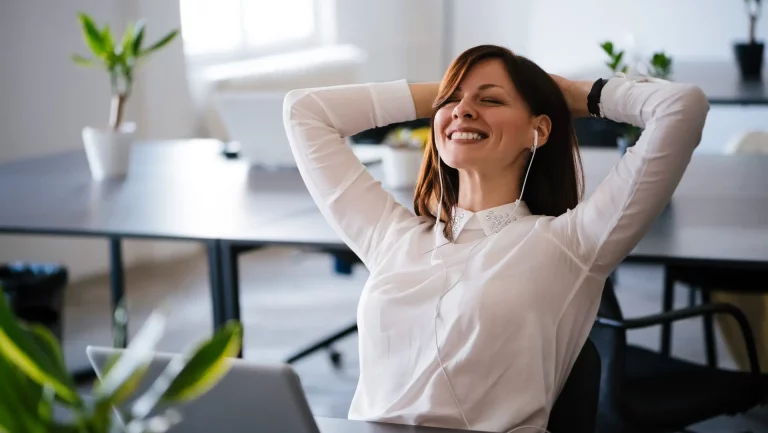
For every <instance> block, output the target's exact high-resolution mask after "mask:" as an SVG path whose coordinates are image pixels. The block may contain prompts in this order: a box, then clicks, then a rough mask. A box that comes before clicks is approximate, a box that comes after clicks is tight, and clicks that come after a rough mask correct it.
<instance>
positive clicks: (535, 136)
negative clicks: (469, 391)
mask: <svg viewBox="0 0 768 433" xmlns="http://www.w3.org/2000/svg"><path fill="white" fill-rule="evenodd" d="M538 147H539V132H538V131H537V130H536V129H534V130H533V145H532V146H531V153H532V155H531V160H530V162H529V163H528V169H527V170H526V172H525V177H524V178H523V186H522V187H521V188H520V198H518V199H517V200H516V201H515V208H514V210H512V215H513V216H514V214H515V212H517V208H518V207H519V206H520V201H521V200H522V199H523V191H525V183H526V181H527V180H528V174H529V173H530V171H531V165H532V164H533V158H534V157H535V156H536V149H537V148H538ZM437 177H438V178H439V180H440V198H439V199H438V203H437V217H436V220H435V228H434V230H435V233H434V236H435V248H434V250H433V251H435V252H437V255H438V257H440V263H441V264H442V265H443V271H444V272H443V275H444V279H445V280H447V279H448V268H447V267H446V266H445V261H444V260H443V256H442V254H440V247H441V246H442V245H437V241H438V227H439V223H440V213H441V210H442V205H443V175H442V170H441V168H440V152H439V151H437ZM488 237H489V236H486V237H484V238H482V239H480V240H479V241H477V242H476V243H475V245H473V246H472V248H471V249H470V250H469V254H468V255H467V260H466V261H465V262H464V269H462V271H461V274H460V275H459V278H458V279H457V280H456V282H455V283H453V284H451V286H450V287H449V288H448V290H446V291H445V292H443V294H442V295H441V296H440V298H439V299H438V300H437V304H436V305H435V319H434V335H435V349H436V351H437V361H438V362H439V363H440V369H441V370H442V372H443V376H445V379H446V381H447V382H448V388H449V389H450V390H451V395H452V396H453V400H454V402H455V403H456V407H457V408H458V409H459V413H460V414H461V419H462V420H463V421H464V424H465V425H466V427H467V429H468V430H471V429H472V428H471V427H470V425H469V421H467V417H466V416H465V415H464V410H463V409H462V408H461V404H460V403H459V399H458V397H457V396H456V391H455V390H454V389H453V383H451V378H450V377H448V372H447V371H446V370H445V366H444V365H443V360H442V359H441V358H440V344H439V342H438V337H437V319H438V317H439V316H440V304H441V303H442V301H443V297H444V296H445V295H447V294H448V292H450V291H451V290H452V289H453V288H454V287H456V285H458V284H459V282H460V281H461V278H462V277H463V276H464V272H465V271H466V270H467V264H468V263H469V259H470V257H472V252H473V251H474V250H475V248H476V247H477V246H478V245H480V244H481V243H482V242H483V241H484V240H485V239H487V238H488ZM454 241H455V239H454ZM444 245H445V244H444ZM521 428H533V429H537V430H538V431H541V432H544V433H549V431H548V430H545V429H542V428H541V427H537V426H531V425H524V426H519V427H516V428H514V429H512V430H509V431H508V432H507V433H512V432H514V431H517V430H519V429H521Z"/></svg>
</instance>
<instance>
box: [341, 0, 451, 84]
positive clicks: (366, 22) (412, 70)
mask: <svg viewBox="0 0 768 433" xmlns="http://www.w3.org/2000/svg"><path fill="white" fill-rule="evenodd" d="M443 7H444V1H443V0H418V1H414V0H386V1H382V0H336V14H337V15H336V24H337V26H338V31H337V42H338V43H342V44H354V45H357V46H358V47H360V48H361V49H363V50H364V51H366V52H367V54H368V63H367V65H366V67H365V69H364V72H363V75H364V78H365V80H370V81H382V80H397V79H401V78H407V79H409V80H413V81H428V80H431V81H435V80H439V79H440V78H441V77H442V74H443V72H444V67H443V59H442V43H443V39H442V31H443V21H442V14H443Z"/></svg>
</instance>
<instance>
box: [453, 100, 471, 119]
mask: <svg viewBox="0 0 768 433" xmlns="http://www.w3.org/2000/svg"><path fill="white" fill-rule="evenodd" d="M453 118H454V119H459V118H464V119H476V118H477V112H476V111H475V109H474V107H472V104H471V103H469V102H467V100H466V99H462V100H461V101H459V103H458V104H456V106H455V107H453Z"/></svg>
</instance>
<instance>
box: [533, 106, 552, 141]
mask: <svg viewBox="0 0 768 433" xmlns="http://www.w3.org/2000/svg"><path fill="white" fill-rule="evenodd" d="M533 129H534V130H536V132H538V133H539V139H538V142H539V145H538V147H541V146H543V145H545V144H547V140H548V139H549V133H550V132H552V120H551V119H550V118H549V116H547V115H546V114H542V115H539V116H536V117H535V118H534V119H533ZM531 143H533V131H531Z"/></svg>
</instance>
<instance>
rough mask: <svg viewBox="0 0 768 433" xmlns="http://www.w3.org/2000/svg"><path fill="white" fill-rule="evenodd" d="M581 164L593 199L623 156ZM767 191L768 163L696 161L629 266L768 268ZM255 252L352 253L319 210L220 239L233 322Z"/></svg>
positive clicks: (594, 153) (753, 159)
mask: <svg viewBox="0 0 768 433" xmlns="http://www.w3.org/2000/svg"><path fill="white" fill-rule="evenodd" d="M582 158H583V163H584V171H585V181H586V195H589V194H590V193H591V192H592V191H593V190H594V189H595V187H596V186H597V185H598V184H599V183H600V181H602V179H604V178H605V176H606V175H607V174H608V173H609V171H610V170H611V169H612V167H613V166H614V164H615V163H616V162H617V161H618V159H619V154H618V152H617V151H616V150H615V149H599V148H584V149H582ZM374 171H375V170H374ZM297 176H298V174H297ZM294 184H295V183H294ZM766 185H768V156H763V157H758V156H741V155H732V156H728V155H695V156H694V157H693V159H692V162H691V164H690V165H689V168H688V170H687V171H686V174H685V176H684V177H683V179H682V181H681V183H680V185H679V187H678V189H677V191H676V193H675V195H674V197H673V199H672V202H671V204H670V206H669V207H668V208H667V209H666V210H665V211H664V212H663V213H662V214H661V215H660V217H659V218H658V219H657V221H656V222H655V224H654V225H653V226H652V228H651V229H650V231H649V233H648V234H647V235H646V236H645V237H644V238H643V239H642V240H641V242H640V243H639V244H638V245H637V247H636V248H635V249H634V250H633V251H632V252H631V253H630V255H629V256H628V257H627V260H628V261H641V262H653V263H659V264H683V263H686V264H696V265H705V264H715V263H716V264H718V265H721V266H728V265H731V266H737V267H757V268H768V188H766ZM294 194H298V192H296V193H294ZM394 195H395V198H396V200H397V201H399V202H400V203H402V204H404V205H406V206H408V207H409V208H412V203H411V199H412V196H413V191H412V190H410V189H409V190H399V191H394ZM254 245H259V246H263V245H291V246H303V247H307V246H309V247H316V248H318V249H323V250H328V251H338V252H344V251H349V250H348V248H347V247H346V245H345V244H344V243H343V242H342V241H341V239H340V238H339V236H338V235H337V234H336V233H335V232H334V231H333V229H331V227H330V225H329V224H328V223H327V222H326V221H325V219H324V218H323V216H322V215H321V214H320V212H319V211H318V210H317V208H316V207H314V206H312V207H311V208H308V209H307V210H306V211H303V212H300V213H297V214H295V215H292V216H289V217H287V218H281V219H279V220H274V221H272V222H270V223H266V224H261V225H259V226H258V227H254V228H253V229H252V230H248V231H243V232H241V233H239V234H238V236H236V237H229V238H224V239H222V247H223V248H224V249H225V250H227V251H229V253H226V257H228V258H229V260H230V261H229V262H228V266H229V267H230V269H234V270H233V271H232V272H230V273H228V274H227V276H225V279H224V282H223V284H224V287H225V289H224V291H225V292H226V293H229V296H228V302H229V305H227V307H226V309H227V311H228V312H229V313H230V314H232V317H234V318H239V317H240V316H239V310H240V307H239V301H238V293H239V286H238V281H237V271H236V268H237V260H236V256H237V251H238V250H241V249H244V248H247V247H248V246H254Z"/></svg>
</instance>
